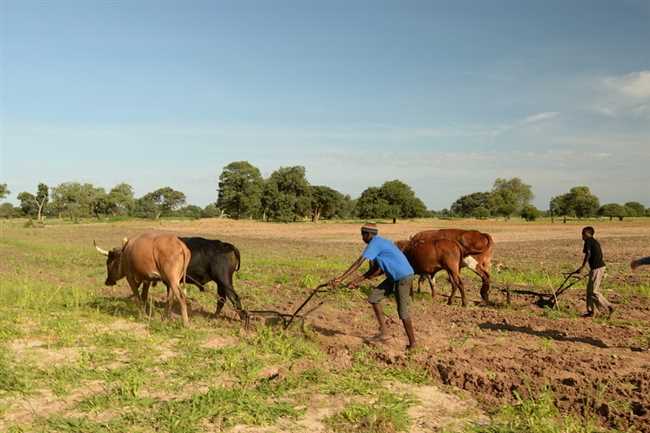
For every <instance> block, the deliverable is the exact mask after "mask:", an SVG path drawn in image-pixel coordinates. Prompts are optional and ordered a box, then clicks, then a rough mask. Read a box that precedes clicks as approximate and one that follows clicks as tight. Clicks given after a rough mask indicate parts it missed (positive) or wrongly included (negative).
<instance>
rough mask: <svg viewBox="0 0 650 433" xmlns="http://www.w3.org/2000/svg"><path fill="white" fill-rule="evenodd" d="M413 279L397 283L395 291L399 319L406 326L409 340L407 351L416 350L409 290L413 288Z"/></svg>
mask: <svg viewBox="0 0 650 433" xmlns="http://www.w3.org/2000/svg"><path fill="white" fill-rule="evenodd" d="M411 280H412V277H407V278H404V279H403V280H400V281H399V282H397V288H396V290H395V299H396V300H397V314H399V318H400V319H402V324H403V325H404V331H406V337H407V338H408V340H409V344H408V346H406V348H407V349H414V348H415V332H413V323H412V322H411V316H410V312H409V303H410V297H409V289H410V286H411Z"/></svg>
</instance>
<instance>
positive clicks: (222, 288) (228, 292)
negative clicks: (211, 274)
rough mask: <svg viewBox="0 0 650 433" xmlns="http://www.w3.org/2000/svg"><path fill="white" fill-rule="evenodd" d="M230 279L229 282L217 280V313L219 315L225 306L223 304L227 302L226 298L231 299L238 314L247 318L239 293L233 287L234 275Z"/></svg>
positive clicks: (241, 317)
mask: <svg viewBox="0 0 650 433" xmlns="http://www.w3.org/2000/svg"><path fill="white" fill-rule="evenodd" d="M229 279H230V281H228V282H223V283H221V282H217V293H218V295H219V297H218V299H217V312H216V313H215V315H217V316H218V315H219V313H220V312H221V309H222V308H223V304H224V303H225V302H226V299H230V303H231V304H232V306H233V307H234V308H235V311H237V314H239V318H240V319H242V320H245V319H246V318H247V316H246V312H245V311H244V309H243V308H242V306H241V300H240V299H239V295H238V294H237V292H235V289H233V287H232V275H231V276H230V278H229Z"/></svg>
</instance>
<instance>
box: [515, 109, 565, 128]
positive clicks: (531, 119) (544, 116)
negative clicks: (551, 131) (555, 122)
mask: <svg viewBox="0 0 650 433" xmlns="http://www.w3.org/2000/svg"><path fill="white" fill-rule="evenodd" d="M559 114H560V113H559V112H557V111H546V112H544V113H537V114H532V115H530V116H528V117H526V118H525V119H524V120H522V122H521V123H522V124H523V125H530V124H531V123H537V122H543V121H545V120H550V119H553V118H555V117H557V116H559Z"/></svg>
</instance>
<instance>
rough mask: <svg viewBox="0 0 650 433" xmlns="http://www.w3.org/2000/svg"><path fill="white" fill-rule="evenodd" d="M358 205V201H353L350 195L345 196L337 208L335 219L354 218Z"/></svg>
mask: <svg viewBox="0 0 650 433" xmlns="http://www.w3.org/2000/svg"><path fill="white" fill-rule="evenodd" d="M356 204H357V201H356V200H352V197H350V195H349V194H345V195H344V196H343V200H342V201H341V203H340V205H339V206H338V207H337V208H336V213H335V217H336V218H340V219H348V218H352V217H353V216H354V208H355V206H356Z"/></svg>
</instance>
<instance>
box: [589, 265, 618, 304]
mask: <svg viewBox="0 0 650 433" xmlns="http://www.w3.org/2000/svg"><path fill="white" fill-rule="evenodd" d="M592 272H593V273H594V283H593V287H592V294H593V295H592V296H593V302H594V303H595V304H596V307H598V310H599V311H607V313H608V314H609V313H611V312H612V311H613V307H612V304H610V303H609V301H608V300H607V298H605V296H604V295H603V294H602V293H601V292H600V283H601V282H602V281H603V277H604V276H605V267H602V268H598V269H594V270H593V271H592Z"/></svg>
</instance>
